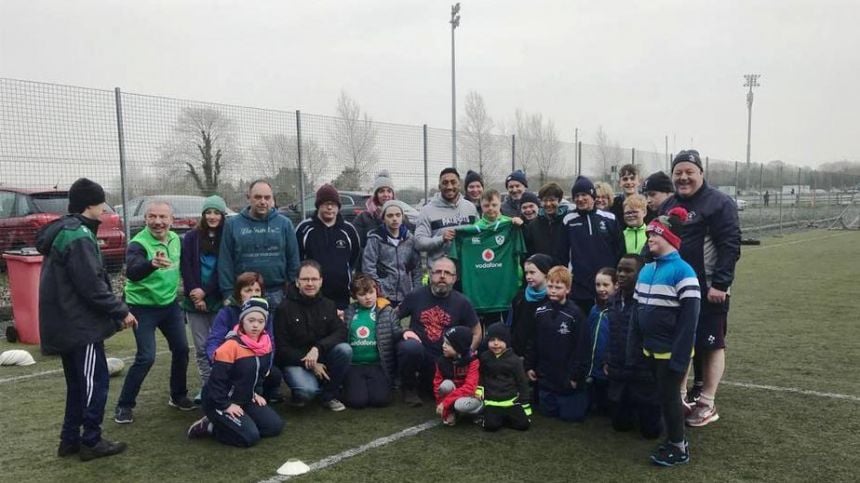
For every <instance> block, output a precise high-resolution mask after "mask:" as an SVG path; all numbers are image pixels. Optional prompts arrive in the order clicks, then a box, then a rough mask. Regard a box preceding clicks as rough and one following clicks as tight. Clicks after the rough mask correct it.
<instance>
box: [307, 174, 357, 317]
mask: <svg viewBox="0 0 860 483" xmlns="http://www.w3.org/2000/svg"><path fill="white" fill-rule="evenodd" d="M315 204H316V208H317V211H316V212H315V213H314V216H312V217H310V218H308V219H306V220H304V221H302V222H301V223H299V226H297V227H296V238H297V239H298V242H299V259H301V260H315V261H316V262H317V263H319V264H320V266H321V267H322V277H323V279H325V283H324V284H323V287H322V292H323V295H325V296H326V297H328V298H330V299H332V300H334V303H335V304H337V308H338V310H344V309H345V308H346V307H347V306H348V305H349V283H350V282H351V281H352V272H353V271H354V270H355V267H357V266H358V263H359V261H360V260H361V240H360V239H359V236H358V231H356V229H355V227H354V226H352V224H351V223H349V222H347V221H344V219H343V216H341V214H340V213H339V211H340V206H341V205H340V195H338V192H337V189H335V187H334V186H332V185H330V184H324V185H322V186H320V189H318V190H317V196H316V202H315Z"/></svg>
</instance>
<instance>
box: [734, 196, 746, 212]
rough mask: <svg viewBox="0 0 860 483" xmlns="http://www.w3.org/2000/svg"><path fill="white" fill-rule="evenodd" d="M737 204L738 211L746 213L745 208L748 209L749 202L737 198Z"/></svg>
mask: <svg viewBox="0 0 860 483" xmlns="http://www.w3.org/2000/svg"><path fill="white" fill-rule="evenodd" d="M735 204H737V205H738V211H744V208H746V207H747V202H746V201H745V200H742V199H739V198H735Z"/></svg>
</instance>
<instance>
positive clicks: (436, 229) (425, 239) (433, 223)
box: [415, 168, 478, 265]
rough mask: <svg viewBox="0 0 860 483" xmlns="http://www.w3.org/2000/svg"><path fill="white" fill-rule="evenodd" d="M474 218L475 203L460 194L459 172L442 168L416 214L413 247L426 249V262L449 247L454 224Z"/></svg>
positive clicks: (467, 221)
mask: <svg viewBox="0 0 860 483" xmlns="http://www.w3.org/2000/svg"><path fill="white" fill-rule="evenodd" d="M477 220H478V211H477V210H476V209H475V205H474V204H472V202H471V201H468V200H466V199H465V198H464V197H463V196H461V195H460V173H458V172H457V170H456V169H455V168H445V169H443V170H442V172H441V173H439V193H437V194H436V196H434V197H433V199H432V200H430V203H427V205H425V206H424V208H421V214H420V215H419V216H418V223H417V225H416V227H415V249H416V250H418V251H419V252H427V261H428V265H429V264H431V263H432V262H433V261H434V260H436V259H437V258H439V257H442V256H443V255H445V254H446V253H448V251H449V250H450V249H451V241H452V240H453V239H454V228H456V227H458V226H460V225H471V224H473V223H475V222H476V221H477Z"/></svg>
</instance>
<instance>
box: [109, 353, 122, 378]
mask: <svg viewBox="0 0 860 483" xmlns="http://www.w3.org/2000/svg"><path fill="white" fill-rule="evenodd" d="M107 367H108V374H110V375H111V377H113V376H118V375H120V374H122V370H123V368H125V362H123V361H122V359H117V358H116V357H108V358H107Z"/></svg>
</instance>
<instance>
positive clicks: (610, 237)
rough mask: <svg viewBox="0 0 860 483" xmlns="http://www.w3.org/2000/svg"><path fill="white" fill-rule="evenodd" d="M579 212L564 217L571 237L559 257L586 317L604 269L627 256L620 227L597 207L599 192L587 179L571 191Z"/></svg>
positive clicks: (574, 186) (577, 181) (581, 179)
mask: <svg viewBox="0 0 860 483" xmlns="http://www.w3.org/2000/svg"><path fill="white" fill-rule="evenodd" d="M571 194H572V195H573V202H574V204H576V209H575V210H574V211H573V212H570V213H568V214H567V215H566V216H565V217H564V221H563V223H564V226H565V228H566V229H567V236H566V237H564V238H563V240H561V245H560V252H559V257H560V261H561V263H562V265H566V266H568V267H569V268H570V273H571V275H573V290H572V292H571V294H570V299H571V300H573V301H574V302H575V303H576V305H577V306H578V307H579V309H580V310H581V311H582V313H584V314H587V313H589V312H590V311H591V306H592V305H594V296H595V293H594V277H595V275H597V271H598V270H600V269H601V268H603V267H614V266H615V265H617V264H618V260H619V259H620V258H621V255H622V254H623V253H624V236H623V234H622V232H621V229H619V227H618V223H617V222H616V221H615V220H614V219H612V218H611V217H610V216H611V215H607V213H606V212H603V211H599V210H598V209H597V208H595V207H594V200H595V198H597V192H596V191H595V189H594V183H592V182H591V180H590V179H588V178H586V177H585V176H580V177H578V178H576V182H574V183H573V188H572V189H571Z"/></svg>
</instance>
